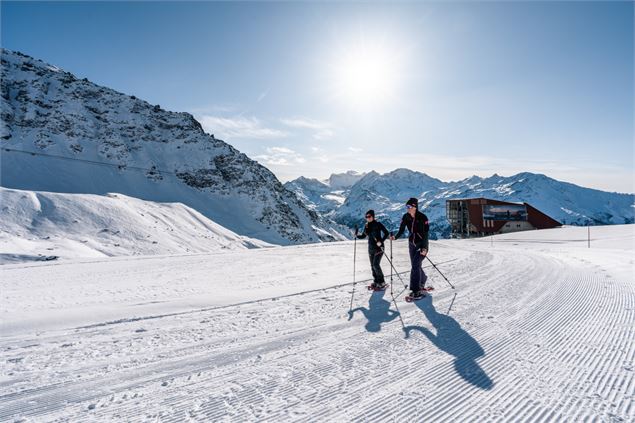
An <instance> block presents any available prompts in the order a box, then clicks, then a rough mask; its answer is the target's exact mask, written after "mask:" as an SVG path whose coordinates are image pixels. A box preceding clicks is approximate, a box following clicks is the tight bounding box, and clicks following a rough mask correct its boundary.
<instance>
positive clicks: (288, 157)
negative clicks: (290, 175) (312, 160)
mask: <svg viewBox="0 0 635 423" xmlns="http://www.w3.org/2000/svg"><path fill="white" fill-rule="evenodd" d="M254 159H255V160H257V161H259V162H260V163H262V164H264V165H266V166H293V165H300V164H303V163H306V159H305V158H304V157H303V156H302V155H301V154H300V153H298V152H296V151H294V150H291V149H290V148H287V147H267V148H266V149H265V154H260V155H257V156H254Z"/></svg>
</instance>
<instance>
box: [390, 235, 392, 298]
mask: <svg viewBox="0 0 635 423" xmlns="http://www.w3.org/2000/svg"><path fill="white" fill-rule="evenodd" d="M390 236H392V232H391V233H390ZM390 261H392V238H391V239H390ZM390 293H391V294H392V266H390Z"/></svg>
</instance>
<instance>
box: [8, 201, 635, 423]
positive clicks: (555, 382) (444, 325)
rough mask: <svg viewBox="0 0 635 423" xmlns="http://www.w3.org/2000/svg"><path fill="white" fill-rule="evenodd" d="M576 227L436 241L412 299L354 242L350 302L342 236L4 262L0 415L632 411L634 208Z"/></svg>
mask: <svg viewBox="0 0 635 423" xmlns="http://www.w3.org/2000/svg"><path fill="white" fill-rule="evenodd" d="M113 201H115V199H113ZM586 240H587V228H580V227H564V228H558V229H553V230H543V231H530V232H521V233H513V234H505V235H498V236H494V237H492V238H481V239H474V240H441V241H432V242H431V249H430V258H431V259H432V260H433V261H434V262H435V263H436V264H437V265H438V267H439V268H440V270H441V271H442V272H443V273H444V274H445V275H446V276H447V277H448V278H449V279H450V281H451V282H452V283H453V284H454V285H455V286H456V290H451V289H449V287H448V286H447V284H446V283H445V282H444V281H443V279H442V278H441V277H440V276H439V274H438V273H437V272H436V271H434V270H433V269H431V268H430V265H429V263H428V264H427V265H426V272H427V273H428V275H429V276H430V278H431V283H432V284H433V285H434V286H435V287H436V290H435V291H433V293H432V294H431V295H430V296H429V297H427V298H426V299H424V300H421V301H420V302H417V303H413V304H408V303H405V302H404V300H403V295H404V294H403V292H402V291H403V287H402V286H401V284H400V282H399V280H398V279H395V284H394V289H395V293H396V296H397V299H396V303H395V302H393V301H392V298H391V296H390V292H389V291H386V292H384V293H374V294H370V293H368V291H367V290H366V289H365V284H366V283H368V277H369V268H368V264H367V258H366V257H365V252H366V245H365V244H364V243H361V242H360V243H358V245H357V259H358V263H357V269H356V274H355V277H356V279H357V281H359V282H360V283H358V284H357V285H356V286H355V287H354V296H353V305H352V306H353V309H354V311H353V312H352V313H350V314H349V313H348V311H349V306H350V304H351V292H352V288H353V285H352V284H351V283H350V282H351V279H352V278H353V274H352V273H353V272H352V271H353V269H352V256H353V246H354V243H353V242H351V241H345V242H336V243H329V244H313V245H302V246H290V247H278V248H264V249H242V250H232V251H226V252H214V253H204V254H179V255H165V256H154V257H102V258H98V259H72V260H67V261H64V262H42V263H21V264H7V265H4V266H1V267H0V279H1V280H2V302H1V303H0V307H1V308H0V315H1V316H2V330H1V332H0V336H1V345H2V348H1V355H2V356H1V357H0V372H1V374H2V375H3V376H2V380H1V384H0V386H1V388H0V420H2V421H8V420H10V421H15V420H20V419H26V420H35V421H52V420H64V421H94V420H99V421H148V420H161V421H182V420H194V421H351V420H352V421H461V422H463V421H546V420H549V421H633V420H634V419H635V407H634V405H633V404H634V402H633V398H634V396H635V366H634V364H633V363H634V362H635V285H634V282H635V280H634V279H635V277H634V273H633V270H634V264H633V260H634V256H633V252H634V249H635V245H634V243H635V226H634V225H615V226H598V227H592V228H591V248H588V247H587V244H586V242H587V241H586ZM393 251H394V263H395V266H396V267H397V268H398V269H400V270H402V271H403V270H406V269H408V256H407V248H406V244H405V241H403V240H402V241H397V242H395V243H394V245H393ZM382 266H383V268H384V271H385V272H386V274H388V272H389V267H388V264H387V262H386V261H385V260H384V261H383V263H382ZM407 276H408V275H407V274H404V275H403V277H405V278H407ZM402 321H403V324H404V325H405V330H404V328H403V327H402V323H401V322H402Z"/></svg>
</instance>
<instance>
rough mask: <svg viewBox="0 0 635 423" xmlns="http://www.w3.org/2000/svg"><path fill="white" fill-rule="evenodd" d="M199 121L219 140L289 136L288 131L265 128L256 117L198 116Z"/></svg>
mask: <svg viewBox="0 0 635 423" xmlns="http://www.w3.org/2000/svg"><path fill="white" fill-rule="evenodd" d="M197 119H198V121H199V122H200V123H201V125H202V126H203V129H205V131H206V132H208V133H210V134H214V135H215V136H217V137H218V138H223V139H232V138H252V139H275V138H285V137H287V136H288V135H289V133H288V132H286V131H281V130H279V129H276V128H270V127H267V126H265V125H264V124H263V123H262V122H261V121H260V120H259V119H257V118H256V117H253V116H252V117H243V116H236V117H231V118H227V117H220V116H209V115H206V116H198V117H197Z"/></svg>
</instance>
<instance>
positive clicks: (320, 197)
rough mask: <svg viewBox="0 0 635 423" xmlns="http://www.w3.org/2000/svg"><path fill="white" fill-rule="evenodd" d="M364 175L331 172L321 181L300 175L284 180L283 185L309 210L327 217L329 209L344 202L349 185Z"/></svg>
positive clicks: (351, 172) (353, 172) (351, 171)
mask: <svg viewBox="0 0 635 423" xmlns="http://www.w3.org/2000/svg"><path fill="white" fill-rule="evenodd" d="M365 175H366V174H365V173H359V172H356V171H354V170H349V171H348V172H344V173H333V174H331V176H329V177H328V179H326V180H323V181H320V180H318V179H315V178H305V177H304V176H300V177H299V178H297V179H294V180H293V181H289V182H286V183H285V184H284V186H285V188H287V189H288V190H290V191H293V192H294V193H295V194H296V195H297V196H298V198H299V199H300V201H302V202H303V203H304V204H305V205H306V206H307V207H309V208H310V209H311V210H315V211H317V212H319V213H321V214H322V215H324V216H326V217H328V216H329V213H330V212H331V211H333V210H334V209H336V208H338V207H339V206H340V205H342V204H343V203H344V201H345V200H346V197H347V196H348V195H349V193H350V190H351V187H352V186H353V185H355V184H356V183H357V182H359V181H360V180H361V179H362V178H363V177H364V176H365Z"/></svg>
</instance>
